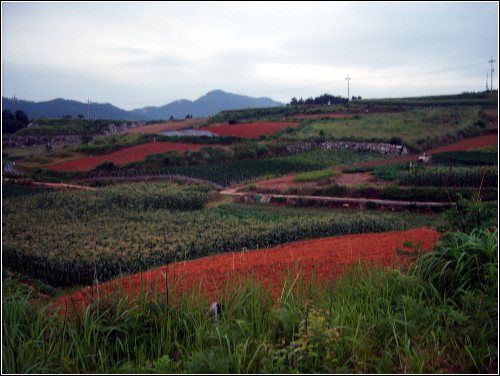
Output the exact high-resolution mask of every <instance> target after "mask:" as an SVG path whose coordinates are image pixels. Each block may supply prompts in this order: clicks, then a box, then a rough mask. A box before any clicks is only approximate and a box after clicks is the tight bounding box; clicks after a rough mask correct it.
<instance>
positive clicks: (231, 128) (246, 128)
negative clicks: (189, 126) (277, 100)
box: [198, 122, 299, 138]
mask: <svg viewBox="0 0 500 376" xmlns="http://www.w3.org/2000/svg"><path fill="white" fill-rule="evenodd" d="M297 125H299V123H279V122H278V123H272V122H268V123H265V122H264V123H245V124H234V125H229V124H223V125H215V126H212V127H203V128H199V129H198V130H199V131H209V132H212V133H215V134H218V135H219V136H239V137H248V138H257V137H259V136H260V135H261V134H265V135H266V136H268V135H270V134H272V133H276V132H278V131H279V130H282V129H286V128H287V127H296V126H297Z"/></svg>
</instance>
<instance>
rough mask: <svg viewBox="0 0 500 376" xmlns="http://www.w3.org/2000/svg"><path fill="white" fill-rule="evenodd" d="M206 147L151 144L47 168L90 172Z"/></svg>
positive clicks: (168, 143) (170, 143) (180, 144)
mask: <svg viewBox="0 0 500 376" xmlns="http://www.w3.org/2000/svg"><path fill="white" fill-rule="evenodd" d="M206 146H207V145H197V144H182V143H175V142H150V143H147V144H141V145H136V146H132V147H130V148H127V149H123V150H119V151H117V152H115V153H111V154H106V155H99V156H95V157H85V158H80V159H74V160H71V161H67V162H61V163H57V164H54V165H51V166H49V167H47V168H49V169H51V170H56V171H90V170H92V169H94V168H95V167H96V166H97V165H99V164H101V163H103V162H106V161H108V162H113V163H114V164H115V165H123V164H127V163H130V162H134V161H142V160H145V159H146V157H147V156H148V155H149V154H159V153H166V152H167V151H172V150H175V151H177V152H179V153H183V152H185V151H186V150H193V151H196V150H200V149H202V148H204V147H206Z"/></svg>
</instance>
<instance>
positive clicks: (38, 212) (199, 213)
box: [2, 184, 403, 286]
mask: <svg viewBox="0 0 500 376" xmlns="http://www.w3.org/2000/svg"><path fill="white" fill-rule="evenodd" d="M151 185H152V186H155V184H151ZM127 189H128V187H127ZM141 189H146V188H143V187H141V185H137V188H130V191H129V192H128V193H127V194H128V195H130V199H127V201H126V204H124V203H123V202H121V203H118V201H116V200H115V199H112V198H111V197H112V195H113V194H114V193H113V192H114V189H112V188H106V189H100V190H99V191H98V192H104V193H99V194H97V193H96V192H95V191H92V192H90V193H89V192H83V191H78V192H54V197H50V196H51V195H48V194H47V193H41V194H39V195H35V196H25V197H12V198H9V199H7V200H5V201H4V205H3V221H4V222H3V239H2V240H3V252H2V260H3V262H4V263H5V265H7V266H9V267H10V268H12V269H14V270H19V271H22V272H24V273H26V274H29V275H32V276H33V277H36V278H38V279H41V280H43V281H45V282H47V283H49V284H51V285H53V286H75V285H82V284H84V285H88V284H90V283H92V278H93V270H94V268H93V266H94V262H95V266H96V270H97V276H98V279H99V281H106V280H109V279H111V278H113V277H115V276H117V275H119V274H120V273H124V274H129V273H136V272H138V271H141V270H145V269H148V268H151V267H154V266H158V265H164V264H166V263H168V262H179V261H183V260H191V259H197V258H201V257H204V256H208V255H213V254H218V253H224V252H233V251H240V250H244V249H257V248H266V247H271V246H274V245H277V244H283V243H287V242H291V241H296V240H302V239H310V238H319V237H325V236H333V235H340V234H357V233H364V232H381V231H388V230H397V229H401V228H402V226H403V225H402V223H401V222H400V221H398V220H396V217H395V216H391V215H392V214H390V213H388V214H384V216H382V217H380V216H378V215H371V214H366V215H363V216H360V215H358V214H354V213H342V214H340V213H333V212H313V213H304V212H300V211H299V212H287V211H279V212H262V211H260V210H247V209H246V210H243V209H238V208H234V207H222V208H205V209H201V210H192V211H175V212H173V211H171V210H168V209H165V208H158V207H156V206H155V205H146V204H145V202H144V201H142V203H140V202H141V200H140V199H137V202H138V203H134V202H133V201H134V200H133V197H139V196H140V194H139V193H138V191H140V190H141ZM109 192H111V193H109ZM92 194H94V195H96V196H94V197H92ZM37 196H39V197H37ZM49 197H50V198H49ZM115 198H116V197H115ZM107 199H109V200H110V201H112V202H110V203H107V202H105V201H106V200H107ZM49 200H51V201H50V202H49ZM57 200H59V201H57ZM113 200H114V201H113Z"/></svg>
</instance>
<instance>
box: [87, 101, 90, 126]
mask: <svg viewBox="0 0 500 376" xmlns="http://www.w3.org/2000/svg"><path fill="white" fill-rule="evenodd" d="M88 120H90V98H88V99H87V121H88Z"/></svg>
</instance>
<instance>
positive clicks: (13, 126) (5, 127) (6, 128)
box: [2, 110, 30, 134]
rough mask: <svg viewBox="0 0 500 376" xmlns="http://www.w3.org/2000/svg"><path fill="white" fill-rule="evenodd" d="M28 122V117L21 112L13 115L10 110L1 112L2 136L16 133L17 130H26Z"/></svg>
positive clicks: (18, 111)
mask: <svg viewBox="0 0 500 376" xmlns="http://www.w3.org/2000/svg"><path fill="white" fill-rule="evenodd" d="M29 122H30V119H29V118H28V115H27V114H26V113H25V112H24V111H21V110H17V111H16V112H15V113H12V112H10V110H3V111H2V134H6V133H16V132H17V131H18V130H20V129H23V128H26V127H27V126H28V124H29Z"/></svg>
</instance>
